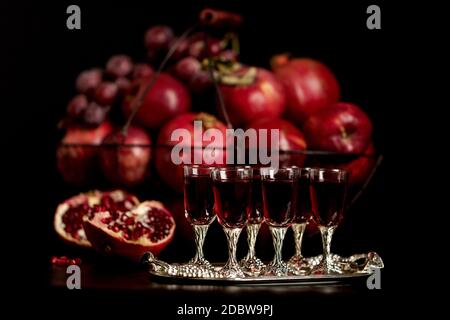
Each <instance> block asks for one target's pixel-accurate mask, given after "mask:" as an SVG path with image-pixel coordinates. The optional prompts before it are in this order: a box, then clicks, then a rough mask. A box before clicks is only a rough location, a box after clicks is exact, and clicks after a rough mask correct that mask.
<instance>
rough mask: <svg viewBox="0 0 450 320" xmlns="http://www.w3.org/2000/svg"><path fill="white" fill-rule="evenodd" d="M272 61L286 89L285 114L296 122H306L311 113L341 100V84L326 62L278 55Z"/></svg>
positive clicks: (300, 123) (299, 123) (301, 123)
mask: <svg viewBox="0 0 450 320" xmlns="http://www.w3.org/2000/svg"><path fill="white" fill-rule="evenodd" d="M271 64H272V69H273V71H274V72H275V74H276V76H277V78H278V79H279V80H280V81H281V83H282V84H283V87H284V89H285V92H286V98H287V109H286V117H287V118H288V119H289V120H290V121H292V122H294V123H295V124H297V125H300V126H301V125H303V123H304V122H305V121H306V119H307V118H308V117H309V116H310V115H312V114H313V113H315V112H317V111H318V110H321V109H323V108H326V107H328V106H329V105H330V104H333V103H335V102H337V101H338V100H339V96H340V88H339V83H338V81H337V80H336V77H335V76H334V74H333V73H332V72H331V70H330V69H329V68H328V67H327V66H326V65H324V64H323V63H321V62H319V61H316V60H312V59H304V58H303V59H292V60H290V59H289V57H287V56H286V55H277V56H275V57H273V58H272V61H271Z"/></svg>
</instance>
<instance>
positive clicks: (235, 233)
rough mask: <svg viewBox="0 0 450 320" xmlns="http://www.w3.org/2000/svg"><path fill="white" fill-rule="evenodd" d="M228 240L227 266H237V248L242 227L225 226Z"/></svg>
mask: <svg viewBox="0 0 450 320" xmlns="http://www.w3.org/2000/svg"><path fill="white" fill-rule="evenodd" d="M223 229H224V231H225V235H226V236H227V241H228V262H227V266H229V267H230V266H235V265H237V264H238V262H237V260H236V248H237V242H238V239H239V235H240V234H241V231H242V229H241V228H223Z"/></svg>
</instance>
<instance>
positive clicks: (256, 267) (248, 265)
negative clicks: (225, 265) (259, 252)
mask: <svg viewBox="0 0 450 320" xmlns="http://www.w3.org/2000/svg"><path fill="white" fill-rule="evenodd" d="M239 265H240V266H241V269H242V271H243V272H244V273H245V275H246V276H250V277H257V276H259V275H260V274H261V273H262V272H263V270H264V269H265V268H266V265H265V264H264V263H263V262H262V261H261V260H259V259H258V258H256V257H253V258H248V257H245V258H244V259H242V260H241V261H240V262H239Z"/></svg>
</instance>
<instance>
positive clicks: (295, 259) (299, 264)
mask: <svg viewBox="0 0 450 320" xmlns="http://www.w3.org/2000/svg"><path fill="white" fill-rule="evenodd" d="M288 266H289V267H290V268H291V269H292V270H293V273H294V275H296V276H303V275H307V274H309V273H310V272H311V265H310V262H309V261H308V259H306V258H304V257H303V256H299V255H294V256H292V258H291V259H289V261H288Z"/></svg>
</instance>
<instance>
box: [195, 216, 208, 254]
mask: <svg viewBox="0 0 450 320" xmlns="http://www.w3.org/2000/svg"><path fill="white" fill-rule="evenodd" d="M192 228H193V229H194V235H195V246H196V251H195V256H194V259H193V260H194V262H198V261H202V260H204V259H205V257H204V255H203V244H204V243H205V237H206V233H207V232H208V228H209V225H197V224H194V225H192Z"/></svg>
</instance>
